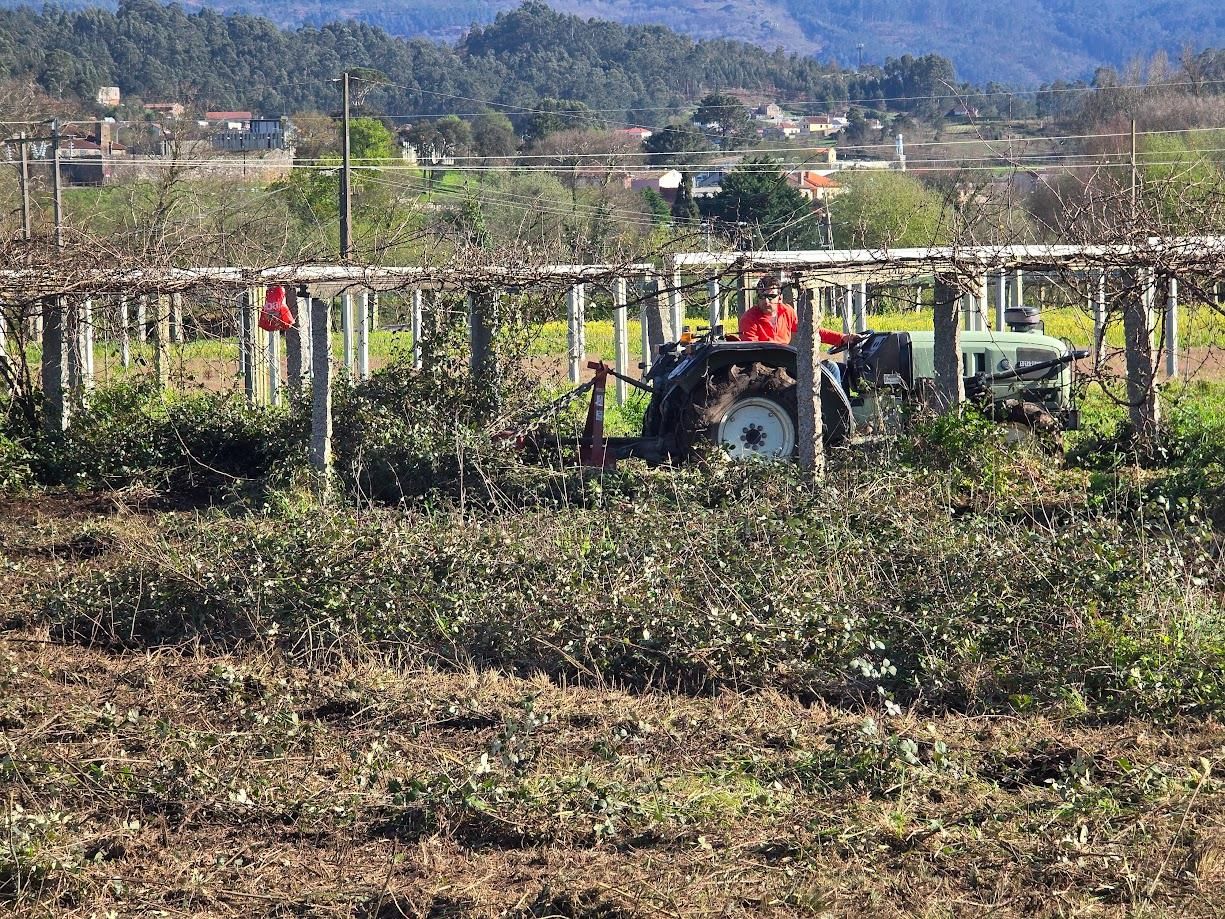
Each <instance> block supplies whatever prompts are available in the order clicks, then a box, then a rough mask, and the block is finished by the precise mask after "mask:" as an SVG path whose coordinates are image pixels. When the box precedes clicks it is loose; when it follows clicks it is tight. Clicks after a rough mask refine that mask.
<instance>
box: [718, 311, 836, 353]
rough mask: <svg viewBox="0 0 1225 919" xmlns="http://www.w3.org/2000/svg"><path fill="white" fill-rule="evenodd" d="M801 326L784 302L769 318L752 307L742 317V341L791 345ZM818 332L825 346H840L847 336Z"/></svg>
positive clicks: (827, 331) (831, 332) (826, 331)
mask: <svg viewBox="0 0 1225 919" xmlns="http://www.w3.org/2000/svg"><path fill="white" fill-rule="evenodd" d="M799 324H800V321H799V317H797V316H796V314H795V310H794V309H793V308H792V307H791V306H789V305H787V304H786V303H783V302H782V301H779V303H778V304H777V306H776V307H775V310H774V314H773V315H769V316H768V315H766V314H765V313H764V312H762V310H761V309H759V308H758V307H756V306H750V307H749V308H748V309H747V310H745V311H744V315H743V316H741V317H740V333H739V334H740V340H741V341H774V342H778V343H779V344H780V345H789V344H791V339H792V337H794V335H795V330H796V329H797V328H798V327H799ZM817 331H818V334H819V335H820V338H821V344H823V345H840V344H842V342H843V341H844V339H845V338H846V336H845V335H842V334H841V333H839V332H833V331H831V330H829V329H818V330H817Z"/></svg>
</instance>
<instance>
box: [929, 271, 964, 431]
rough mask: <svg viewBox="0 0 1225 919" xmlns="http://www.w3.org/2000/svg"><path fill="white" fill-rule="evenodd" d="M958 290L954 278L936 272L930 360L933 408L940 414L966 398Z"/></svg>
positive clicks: (958, 407) (952, 410) (957, 407)
mask: <svg viewBox="0 0 1225 919" xmlns="http://www.w3.org/2000/svg"><path fill="white" fill-rule="evenodd" d="M960 300H961V292H960V291H959V290H958V289H957V286H956V282H955V279H953V278H950V277H946V276H943V275H941V276H937V278H936V294H935V301H934V304H935V305H934V307H933V312H932V330H933V332H934V333H935V334H934V341H933V349H934V354H933V363H934V367H935V386H936V391H935V398H936V405H935V408H936V410H937V411H938V412H940V414H949V413H956V412H959V411H960V410H961V403H962V401H963V400H964V399H965V381H964V379H963V378H962V367H961V324H960V323H959V322H958V319H959V318H960V317H959V315H958V312H959V311H958V303H959V301H960Z"/></svg>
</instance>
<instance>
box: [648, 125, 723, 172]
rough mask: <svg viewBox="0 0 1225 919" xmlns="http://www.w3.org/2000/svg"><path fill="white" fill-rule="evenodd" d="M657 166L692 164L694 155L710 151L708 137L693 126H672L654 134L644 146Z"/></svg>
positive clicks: (651, 160)
mask: <svg viewBox="0 0 1225 919" xmlns="http://www.w3.org/2000/svg"><path fill="white" fill-rule="evenodd" d="M642 146H643V149H645V150H646V152H647V153H649V154H650V157H649V160H650V162H651V163H653V164H654V165H656V166H665V165H670V164H672V163H691V162H693V153H695V152H698V151H705V150H709V149H710V141H709V140H707V138H706V135H705V134H703V133H702V132H701V131H699V130H698V129H697V128H695V127H694V126H693V125H692V124H670V125H667V126H666V127H664V128H661V129H660V130H658V131H656V132H655V133H653V134H652V135H651V136H650V137H648V138H647V139H646V142H645V143H644V144H643V145H642Z"/></svg>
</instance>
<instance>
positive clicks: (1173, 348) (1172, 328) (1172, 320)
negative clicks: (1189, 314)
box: [1165, 275, 1178, 379]
mask: <svg viewBox="0 0 1225 919" xmlns="http://www.w3.org/2000/svg"><path fill="white" fill-rule="evenodd" d="M1168 283H1169V290H1168V292H1167V295H1166V302H1165V375H1166V376H1167V377H1169V378H1170V379H1174V377H1176V376H1178V278H1176V277H1174V276H1173V275H1170V277H1169V280H1168Z"/></svg>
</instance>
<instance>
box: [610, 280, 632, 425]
mask: <svg viewBox="0 0 1225 919" xmlns="http://www.w3.org/2000/svg"><path fill="white" fill-rule="evenodd" d="M612 295H613V364H614V366H615V367H616V369H617V373H622V374H626V375H628V374H629V372H630V371H629V360H630V357H629V354H630V342H629V309H628V307H627V306H626V305H625V301H626V281H625V278H616V279H615V280H614V281H613V289H612ZM616 392H617V404H618V405H624V404H625V396H626V383H625V380H621V379H618V380H617V386H616Z"/></svg>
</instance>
